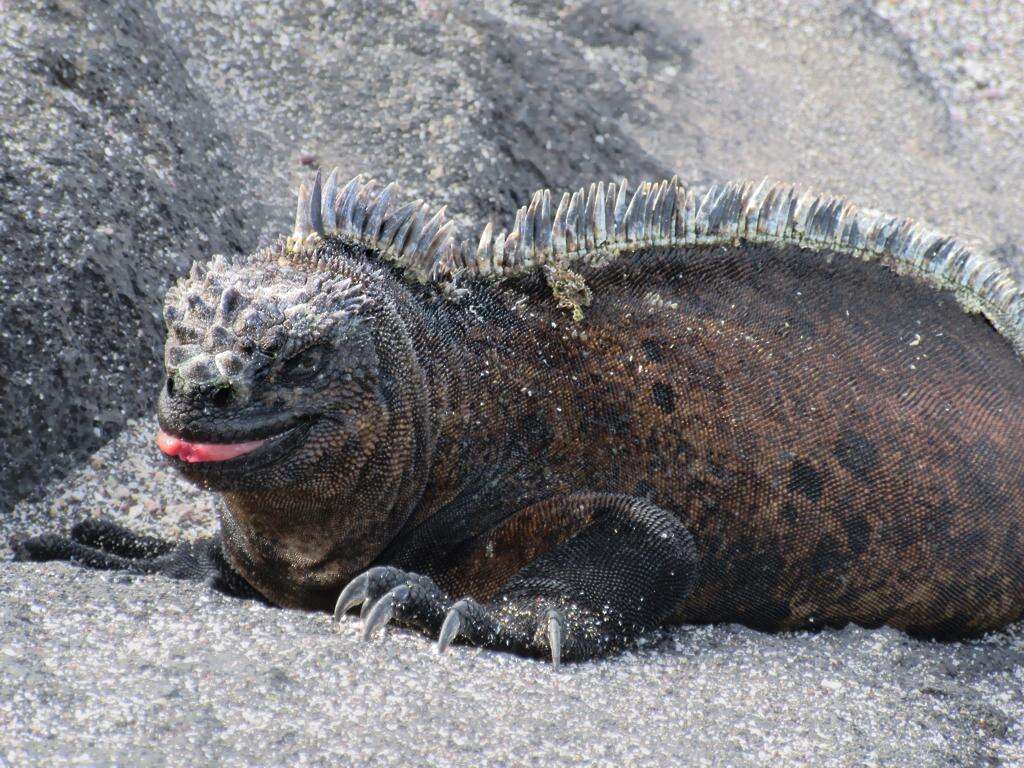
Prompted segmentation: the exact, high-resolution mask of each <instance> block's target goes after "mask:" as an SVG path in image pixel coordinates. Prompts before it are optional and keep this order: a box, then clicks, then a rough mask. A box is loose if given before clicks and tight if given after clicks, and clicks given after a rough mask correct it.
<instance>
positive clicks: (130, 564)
mask: <svg viewBox="0 0 1024 768" xmlns="http://www.w3.org/2000/svg"><path fill="white" fill-rule="evenodd" d="M12 547H13V549H14V559H15V560H21V561H33V562H45V561H49V560H66V561H68V562H72V563H75V564H77V565H82V566H85V567H86V568H96V569H100V570H108V571H109V570H116V571H129V572H131V573H158V574H161V575H163V576H168V577H170V578H172V579H187V580H189V581H202V582H205V583H206V584H208V585H209V586H210V587H212V588H213V589H216V590H217V591H218V592H223V593H225V594H228V595H231V596H233V597H241V598H247V599H255V600H261V601H263V598H262V597H261V596H260V594H259V593H258V592H257V591H256V590H255V589H253V588H252V587H251V586H250V585H249V584H248V582H246V581H245V579H243V578H242V577H241V576H239V575H238V574H237V573H235V571H234V570H233V569H232V568H231V566H230V565H229V564H228V561H227V559H226V558H225V557H224V551H223V549H222V548H221V543H220V537H218V536H214V537H212V538H203V539H197V540H196V541H194V542H184V543H181V544H175V543H173V542H169V541H165V540H163V539H158V538H155V537H153V536H143V535H141V534H137V533H134V532H132V531H130V530H128V529H127V528H124V527H122V526H120V525H117V524H116V523H112V522H110V521H109V520H103V519H99V518H90V519H87V520H83V521H82V522H80V523H77V524H76V525H74V526H73V527H72V528H71V534H70V536H61V535H60V534H55V533H44V534H42V535H40V536H34V537H32V538H29V539H24V540H22V541H15V542H12ZM264 602H265V601H264Z"/></svg>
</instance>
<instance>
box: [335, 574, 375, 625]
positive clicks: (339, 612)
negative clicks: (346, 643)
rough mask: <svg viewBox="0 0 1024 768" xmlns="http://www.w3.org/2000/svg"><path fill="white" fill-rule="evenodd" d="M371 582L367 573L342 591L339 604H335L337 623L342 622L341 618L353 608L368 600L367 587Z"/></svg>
mask: <svg viewBox="0 0 1024 768" xmlns="http://www.w3.org/2000/svg"><path fill="white" fill-rule="evenodd" d="M369 581H370V579H369V577H368V576H367V575H366V574H365V573H361V574H359V575H358V576H356V577H355V578H354V579H352V581H350V582H349V583H348V584H347V585H346V586H345V588H344V589H343V590H341V594H340V595H338V602H336V603H335V604H334V620H335V621H340V620H341V617H342V616H344V615H345V614H346V613H348V612H349V610H350V609H351V608H354V607H355V606H357V605H359V604H360V603H361V602H363V601H364V600H366V585H367V584H368V583H369Z"/></svg>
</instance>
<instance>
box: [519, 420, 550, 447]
mask: <svg viewBox="0 0 1024 768" xmlns="http://www.w3.org/2000/svg"><path fill="white" fill-rule="evenodd" d="M522 435H523V438H524V440H525V442H526V444H527V446H528V448H530V449H532V450H543V449H544V448H547V447H548V446H549V445H551V441H552V440H553V439H554V434H553V433H552V430H551V425H550V424H548V423H547V422H546V421H545V420H544V419H542V418H540V417H539V416H538V415H536V414H534V413H529V414H527V415H526V416H524V417H523V422H522Z"/></svg>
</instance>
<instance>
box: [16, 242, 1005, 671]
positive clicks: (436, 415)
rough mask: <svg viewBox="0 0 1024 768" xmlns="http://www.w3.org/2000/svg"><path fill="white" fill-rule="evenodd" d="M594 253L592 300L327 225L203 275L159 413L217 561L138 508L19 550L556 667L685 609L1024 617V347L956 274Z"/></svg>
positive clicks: (737, 247) (836, 622)
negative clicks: (104, 528) (141, 534)
mask: <svg viewBox="0 0 1024 768" xmlns="http://www.w3.org/2000/svg"><path fill="white" fill-rule="evenodd" d="M574 270H575V271H574V272H572V273H568V274H569V275H570V277H571V278H572V279H577V278H578V279H579V280H580V283H579V284H580V285H585V286H586V288H587V289H588V292H589V293H588V295H587V297H586V299H587V301H589V304H586V302H583V304H585V306H582V305H580V303H579V302H577V306H572V303H571V302H569V303H568V304H566V303H565V302H562V303H561V306H560V305H559V300H558V299H559V298H562V297H560V296H553V295H552V289H551V287H550V286H549V283H550V282H551V281H550V279H549V280H546V279H545V278H544V276H543V274H542V272H541V271H540V270H537V269H534V270H523V271H521V273H520V274H518V275H514V276H509V277H506V278H505V279H502V280H498V281H493V280H485V279H483V278H479V279H467V280H465V281H464V282H462V283H461V284H460V295H459V297H458V298H457V299H454V300H453V299H452V298H450V297H447V296H446V295H444V292H443V291H442V290H440V289H439V287H438V285H437V284H433V283H427V284H422V285H421V284H418V283H416V282H415V281H412V280H409V279H408V277H407V276H406V275H405V274H403V271H402V270H401V269H400V268H396V266H394V265H392V264H391V263H389V262H388V261H387V260H386V259H384V258H381V254H379V253H378V252H377V251H376V250H375V249H374V248H373V247H372V245H371V246H370V247H367V246H363V245H360V244H358V243H355V242H353V241H352V240H351V239H349V238H345V237H334V236H330V235H328V236H327V237H326V238H323V239H320V240H317V241H315V242H314V244H313V245H312V247H306V248H303V249H295V248H294V247H291V248H289V247H285V246H284V245H279V246H275V247H274V248H270V249H267V250H265V251H263V252H260V253H258V254H255V255H254V256H252V257H250V258H247V259H243V260H239V261H238V262H236V263H234V264H227V263H223V262H222V263H220V264H219V265H215V266H214V267H213V268H212V269H211V271H210V273H209V274H206V275H203V274H202V273H198V272H197V273H194V274H193V276H192V278H191V279H190V280H189V281H187V283H186V284H184V285H182V286H180V287H179V288H177V289H175V291H173V292H172V294H171V295H170V296H169V298H168V306H169V307H170V308H171V309H170V310H169V311H168V321H169V327H170V329H171V335H170V336H169V339H168V348H167V367H168V382H167V385H166V386H165V387H164V391H163V393H162V394H161V398H160V404H159V415H160V424H161V428H162V430H163V432H164V433H165V435H164V437H163V440H164V441H165V442H164V447H165V451H167V452H169V453H171V454H173V455H172V456H171V457H170V461H172V462H173V463H174V464H175V465H176V466H178V468H179V469H180V470H181V471H182V472H184V473H185V474H186V476H188V477H190V478H191V479H193V480H195V481H196V482H198V483H200V484H202V485H203V486H204V487H207V488H209V489H211V490H214V491H218V492H220V493H221V494H223V498H224V506H223V512H222V517H221V528H222V534H221V538H220V540H219V542H218V541H214V542H211V543H210V544H208V545H204V546H208V547H210V548H212V549H213V550H214V551H219V550H217V547H218V546H220V547H222V551H223V559H222V560H221V561H220V562H221V563H222V564H223V565H224V566H227V567H226V568H223V567H222V568H220V570H217V568H212V570H211V567H210V566H209V565H208V563H209V562H210V561H211V558H209V557H208V558H207V559H206V560H205V561H204V563H206V565H203V566H202V567H200V566H197V565H195V560H196V556H195V552H194V551H193V550H194V547H193V549H192V550H188V551H185V550H180V551H179V550H172V549H171V547H170V546H169V545H162V544H161V545H156V544H153V545H152V546H154V547H156V548H157V550H158V552H155V553H154V554H152V555H150V554H148V552H147V551H146V550H145V549H144V548H139V547H136V549H135V550H133V551H134V552H135V556H134V557H133V556H128V557H126V556H125V552H124V550H125V549H126V547H127V549H129V550H131V547H130V546H128V545H126V544H124V543H123V542H129V543H130V540H131V537H130V534H128V533H127V532H124V531H121V530H118V531H117V535H116V536H114V537H111V536H108V537H107V540H106V541H104V539H103V537H102V536H96V535H93V536H92V537H91V538H89V539H83V537H82V536H81V535H76V534H75V533H73V535H72V538H71V539H70V540H64V539H59V538H56V537H53V536H48V537H44V538H43V539H36V540H30V541H28V542H24V543H23V544H22V545H21V547H20V549H19V552H20V553H21V556H22V557H25V558H32V559H49V558H51V557H66V558H69V559H74V560H77V561H79V562H82V563H83V564H86V565H91V566H93V567H129V568H133V569H136V570H142V571H146V572H152V571H161V572H167V571H169V570H171V569H170V568H168V567H164V566H162V565H160V564H159V563H157V564H156V565H154V563H155V562H156V561H155V560H154V558H164V560H165V561H166V560H167V559H168V558H170V560H171V561H174V562H177V563H179V565H178V566H177V571H175V572H174V574H173V575H178V576H182V575H186V576H199V577H206V578H209V577H210V574H211V573H216V574H217V575H216V578H218V579H220V580H221V581H222V582H227V583H228V585H229V587H230V591H233V592H235V593H243V594H244V592H245V588H246V587H245V585H248V586H250V587H251V588H252V589H254V590H255V591H256V592H257V593H258V594H259V595H261V596H262V597H263V598H264V599H266V600H267V601H269V602H271V603H273V604H277V605H282V606H290V607H298V608H307V609H330V608H332V607H335V605H336V603H337V611H338V613H339V614H340V613H344V612H345V611H346V610H348V609H350V608H352V607H355V606H356V605H360V604H362V606H363V617H364V619H365V620H366V622H367V625H366V626H367V630H366V631H367V635H369V634H370V633H372V631H373V630H374V629H376V628H377V627H378V626H380V625H381V624H383V623H386V622H387V621H389V620H395V621H397V622H401V623H404V624H406V625H409V626H413V627H418V628H420V629H422V630H424V631H426V632H428V633H431V634H434V635H435V636H436V635H440V637H441V641H440V642H441V645H442V647H444V646H447V644H448V643H449V642H450V641H451V640H452V639H453V638H455V637H457V638H459V639H460V640H463V641H466V642H471V643H475V644H479V645H485V646H487V647H493V648H500V649H508V650H512V651H516V652H520V653H525V654H532V655H544V656H546V655H552V656H553V657H554V659H555V660H556V662H557V661H558V660H560V659H562V658H565V659H570V658H575V659H579V658H588V657H592V656H595V655H598V654H601V653H604V652H606V651H607V650H609V649H612V648H615V647H618V646H620V645H622V644H623V643H625V642H628V641H630V640H631V639H632V638H634V637H636V635H637V634H639V633H641V632H643V631H645V630H647V629H650V628H652V627H654V626H657V625H659V624H661V623H664V622H668V621H672V622H710V621H738V622H742V623H745V624H748V625H750V626H754V627H758V628H762V629H771V630H777V629H794V628H807V627H821V626H842V625H844V624H846V623H848V622H856V623H858V624H862V625H865V626H878V625H881V624H890V625H892V626H895V627H899V628H901V629H905V630H907V631H909V632H912V633H917V634H923V635H927V636H935V637H957V636H969V635H974V634H977V633H980V632H984V631H987V630H991V629H996V628H999V627H1002V626H1005V625H1006V624H1007V623H1009V622H1012V621H1015V620H1018V619H1020V618H1021V617H1022V616H1024V473H1022V470H1021V466H1022V462H1024V412H1022V409H1021V405H1022V404H1024V375H1022V374H1024V367H1022V362H1021V359H1020V357H1019V356H1018V355H1017V353H1016V352H1015V351H1014V349H1013V346H1012V345H1011V343H1010V342H1009V341H1008V340H1007V339H1006V338H1005V337H1004V336H1003V335H1001V334H1000V333H999V332H998V331H997V330H996V329H995V328H994V327H993V325H992V324H990V323H989V322H987V321H986V320H985V319H984V318H983V317H981V316H979V315H970V314H967V313H965V312H964V311H963V310H962V309H961V307H960V306H958V304H957V301H956V300H955V298H954V296H953V294H952V293H951V292H948V291H943V290H939V289H937V288H935V287H933V286H931V285H927V284H925V283H924V282H922V281H920V280H916V279H914V278H913V277H910V276H906V275H897V274H895V273H894V272H892V271H890V270H888V269H884V268H882V267H880V266H879V265H878V264H872V263H865V262H863V261H859V260H856V259H852V258H849V257H848V256H847V255H845V254H843V253H839V252H838V251H837V252H836V253H835V254H834V258H831V257H829V254H827V253H825V254H823V249H822V248H821V247H817V246H815V247H798V246H797V245H791V244H777V243H769V244H757V243H751V242H740V241H737V242H736V243H734V244H729V245H721V244H708V245H681V244H669V245H652V246H649V247H643V248H638V249H635V250H634V251H633V252H631V253H629V254H626V255H623V256H621V257H619V258H617V259H613V260H610V261H607V262H606V263H603V264H600V263H599V264H591V265H587V264H583V265H579V266H577V267H574ZM562 277H564V275H562ZM325 280H326V283H325ZM303 291H305V294H306V295H302V294H303ZM190 295H191V296H193V298H192V299H190V298H189V296H190ZM225 297H226V298H225ZM295 307H299V310H298V311H296V310H294V308H295ZM302 307H306V308H307V309H308V311H305V310H303V309H302ZM282 308H283V309H282ZM573 310H576V311H575V314H576V316H577V317H579V316H580V314H582V318H581V319H579V320H578V321H576V320H574V319H573V314H574V312H573ZM273 435H281V436H280V437H276V438H272V439H271V440H270V441H269V442H268V443H266V444H264V445H262V446H261V447H259V448H257V449H255V450H249V449H250V446H245V449H246V451H247V452H245V453H243V454H241V455H239V456H238V457H237V458H229V459H227V460H202V459H204V458H209V457H219V455H220V454H219V453H218V451H220V452H224V451H226V453H225V454H224V455H229V454H231V453H232V452H233V449H231V448H209V447H204V446H205V444H213V445H214V446H218V445H219V446H223V445H225V444H227V445H229V446H231V445H237V444H238V443H240V442H241V441H253V440H256V439H261V438H266V437H268V436H273ZM176 441H177V442H176ZM179 445H185V446H192V448H190V449H187V450H186V449H180V450H179ZM168 446H170V447H168ZM239 450H241V449H239ZM190 451H191V453H190ZM196 457H198V460H193V461H186V460H184V459H187V458H192V459H196ZM114 539H117V541H120V542H122V544H121V545H120V549H121V550H122V551H118V547H115V546H112V545H111V544H110V542H111V541H112V540H114ZM176 552H178V553H179V554H178V555H176V554H175V553H176ZM105 554H106V555H109V559H104V555H105ZM130 554H131V553H129V555H130ZM176 557H178V560H175V558H176ZM188 557H191V558H192V560H191V561H189V562H191V563H193V565H192V566H189V567H186V568H182V567H181V566H180V562H181V558H185V559H187V558H188ZM212 559H213V560H216V558H212ZM161 562H162V561H161ZM203 568H206V570H203ZM367 569H369V570H367ZM224 570H227V571H228V572H229V576H228V577H227V578H225V577H224V576H223V573H222V572H223V571H224ZM238 577H240V578H238ZM346 585H348V586H347V587H346ZM221 586H222V587H223V586H224V584H223V583H222V585H221ZM343 589H344V592H343V593H342V591H343ZM339 593H342V594H341V596H340V599H339ZM461 598H467V599H461Z"/></svg>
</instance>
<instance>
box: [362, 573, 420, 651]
mask: <svg viewBox="0 0 1024 768" xmlns="http://www.w3.org/2000/svg"><path fill="white" fill-rule="evenodd" d="M408 597H409V587H408V586H406V585H405V584H399V585H398V586H397V587H395V588H394V589H392V590H391V591H390V592H388V593H387V594H386V595H384V597H382V598H381V599H380V600H378V601H377V602H376V603H375V604H374V606H373V608H372V609H371V610H370V612H369V613H368V614H367V616H366V619H365V623H364V624H363V640H369V639H370V637H371V636H372V635H373V633H374V632H375V631H376V630H377V628H378V627H383V626H384V625H385V624H387V623H388V622H389V621H391V619H392V617H393V616H394V615H395V603H396V602H399V601H405V600H407V599H408ZM366 605H369V602H367V603H364V604H363V607H364V608H365V607H366Z"/></svg>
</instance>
